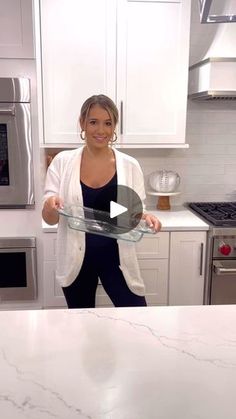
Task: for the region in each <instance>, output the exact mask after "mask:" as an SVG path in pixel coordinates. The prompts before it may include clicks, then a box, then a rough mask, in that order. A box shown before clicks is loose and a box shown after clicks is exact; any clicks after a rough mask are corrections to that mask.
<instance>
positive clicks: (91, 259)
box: [42, 95, 161, 308]
mask: <svg viewBox="0 0 236 419" xmlns="http://www.w3.org/2000/svg"><path fill="white" fill-rule="evenodd" d="M117 122H118V110H117V108H116V106H115V104H114V103H113V101H112V100H111V99H110V98H108V97H107V96H104V95H98V96H92V97H90V98H89V99H87V100H86V101H85V103H84V104H83V105H82V108H81V114H80V126H81V134H80V136H81V138H82V140H83V141H84V142H85V145H84V147H80V148H78V149H76V150H69V151H62V152H61V153H59V154H57V156H56V157H55V158H54V159H53V161H52V163H51V164H50V166H49V168H48V171H47V177H46V185H45V195H44V206H43V211H42V214H43V219H44V220H45V221H46V222H47V223H48V224H56V223H58V236H57V273H56V275H57V279H58V281H59V282H60V284H61V286H62V289H63V292H64V295H65V298H66V301H67V305H68V307H69V308H88V307H95V295H96V288H97V285H98V278H100V280H101V282H102V284H103V287H104V289H105V291H106V292H107V294H108V295H109V297H110V299H111V300H112V302H113V304H114V305H115V306H119V307H122V306H145V305H146V301H145V297H144V291H145V290H144V284H143V281H142V278H141V276H140V271H139V266H138V261H137V257H136V253H135V246H134V243H130V242H126V241H124V240H118V241H117V240H115V239H112V238H108V237H103V236H98V235H94V234H87V233H84V232H80V231H76V230H73V229H70V228H68V226H67V220H66V219H65V217H60V219H59V215H58V209H59V208H62V207H63V204H64V203H65V204H66V205H70V204H75V205H76V204H79V205H83V206H85V207H90V208H95V209H101V208H96V205H97V204H96V203H97V202H98V201H99V200H98V199H97V197H98V195H99V194H101V192H102V193H103V195H102V196H106V194H105V195H104V190H105V191H106V190H108V189H109V190H115V189H116V188H117V185H124V186H128V187H129V188H132V189H133V190H134V191H135V192H136V193H137V194H138V195H139V197H140V198H141V200H142V201H144V199H145V190H144V181H143V174H142V171H141V168H140V165H139V163H138V162H137V160H135V159H134V158H132V157H130V156H128V155H126V154H124V153H121V152H119V151H117V150H113V149H112V147H111V144H112V142H114V141H115V140H116V138H117V136H116V133H115V127H116V124H117ZM111 186H113V188H111ZM111 199H113V198H112V197H111V196H109V199H108V198H107V202H103V208H102V209H103V210H107V211H109V202H108V200H111ZM114 200H115V197H114ZM142 218H144V219H145V220H146V223H147V224H148V225H149V226H150V225H151V226H152V227H153V228H154V229H155V230H156V231H159V230H160V228H161V223H160V222H159V220H158V219H157V218H156V217H154V216H153V215H151V214H146V213H144V214H143V216H142Z"/></svg>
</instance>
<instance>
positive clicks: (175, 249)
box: [169, 231, 206, 305]
mask: <svg viewBox="0 0 236 419" xmlns="http://www.w3.org/2000/svg"><path fill="white" fill-rule="evenodd" d="M205 248H206V232H204V231H182V232H172V233H171V238H170V274H169V305H201V304H203V292H204V276H205Z"/></svg>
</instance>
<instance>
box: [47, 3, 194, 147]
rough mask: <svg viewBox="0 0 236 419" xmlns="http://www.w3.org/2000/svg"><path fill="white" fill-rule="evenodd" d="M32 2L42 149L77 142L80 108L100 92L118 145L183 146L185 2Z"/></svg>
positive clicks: (187, 18) (187, 13)
mask: <svg viewBox="0 0 236 419" xmlns="http://www.w3.org/2000/svg"><path fill="white" fill-rule="evenodd" d="M40 3H41V51H42V57H41V59H42V91H43V119H44V142H45V143H46V145H47V144H68V143H71V144H73V143H74V144H75V143H78V142H80V143H81V140H80V137H79V131H80V129H79V127H78V124H77V122H78V113H79V111H80V107H81V105H82V103H83V101H84V100H85V99H86V98H87V97H89V96H91V95H92V94H99V93H104V94H107V95H108V96H110V97H111V98H112V99H113V100H114V101H116V103H117V106H118V108H119V110H120V123H119V127H118V142H117V145H118V147H144V148H148V147H160V146H163V147H173V146H175V147H178V146H184V143H185V124H186V106H187V78H188V52H189V25H190V3H191V2H190V1H189V0H179V1H178V0H173V1H172V0H164V1H163V0H162V1H160V0H156V1H155V0H152V1H147V0H136V1H135V0H87V1H86V2H85V1H82V0H80V1H79V0H71V1H70V2H69V4H68V2H67V1H66V0H57V1H52V0H40ZM55 10H56V12H55ZM91 11H92V12H91Z"/></svg>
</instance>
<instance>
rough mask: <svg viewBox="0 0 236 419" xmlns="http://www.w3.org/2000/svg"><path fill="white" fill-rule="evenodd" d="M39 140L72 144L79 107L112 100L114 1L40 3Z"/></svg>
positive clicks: (49, 0) (45, 0)
mask: <svg viewBox="0 0 236 419" xmlns="http://www.w3.org/2000/svg"><path fill="white" fill-rule="evenodd" d="M40 7H41V50H42V57H41V58H42V91H43V116H44V140H45V142H46V143H78V142H81V140H80V136H79V133H80V127H79V124H78V116H79V112H80V108H81V105H82V103H83V102H84V101H85V100H86V99H87V98H88V97H89V96H91V95H93V94H100V93H104V94H107V95H108V96H110V97H111V98H112V99H113V100H115V55H116V51H115V43H116V41H115V35H116V17H115V1H114V0H86V1H84V0H70V1H69V2H68V1H67V0H40Z"/></svg>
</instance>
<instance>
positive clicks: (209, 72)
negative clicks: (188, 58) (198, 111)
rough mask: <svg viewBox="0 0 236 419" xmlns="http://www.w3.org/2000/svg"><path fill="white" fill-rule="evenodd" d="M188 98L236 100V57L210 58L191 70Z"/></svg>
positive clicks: (193, 66) (195, 65)
mask: <svg viewBox="0 0 236 419" xmlns="http://www.w3.org/2000/svg"><path fill="white" fill-rule="evenodd" d="M188 97H189V98H190V99H195V100H236V57H210V58H206V59H204V60H202V61H200V62H198V63H196V64H194V65H192V66H191V67H190V68H189V89H188Z"/></svg>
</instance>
